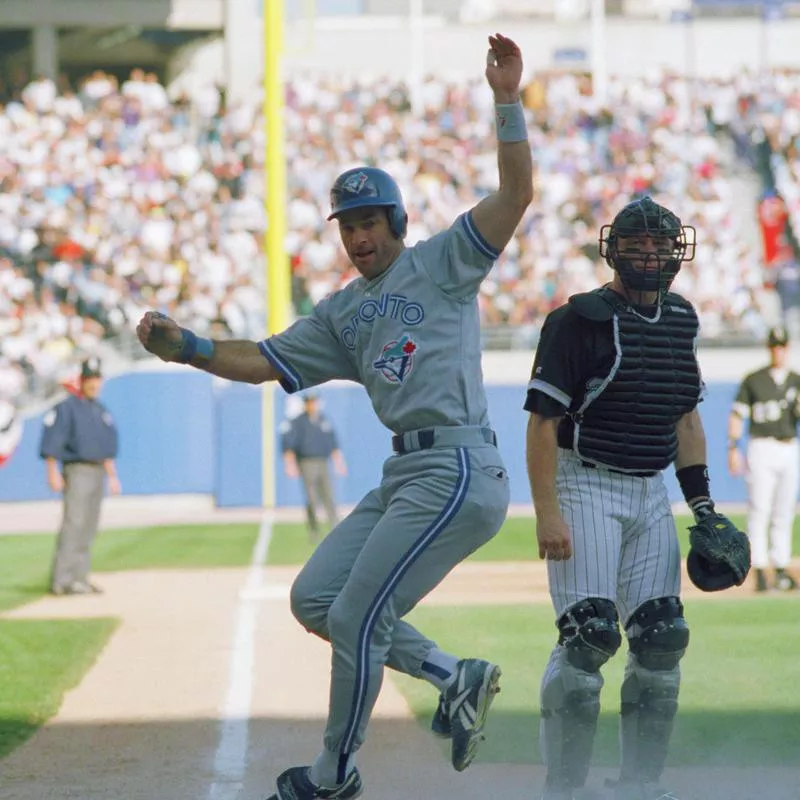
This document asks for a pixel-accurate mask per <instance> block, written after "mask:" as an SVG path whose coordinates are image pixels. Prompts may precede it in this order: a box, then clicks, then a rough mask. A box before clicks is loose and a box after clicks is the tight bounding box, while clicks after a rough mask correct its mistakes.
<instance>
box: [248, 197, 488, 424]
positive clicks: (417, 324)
mask: <svg viewBox="0 0 800 800" xmlns="http://www.w3.org/2000/svg"><path fill="white" fill-rule="evenodd" d="M498 255H499V251H498V250H496V249H495V248H493V247H492V246H491V245H489V243H488V242H486V240H485V239H484V238H483V237H482V236H481V235H480V233H479V232H478V230H477V228H476V227H475V225H474V223H473V221H472V215H471V212H468V213H466V214H463V215H462V216H460V217H458V219H457V220H456V221H455V222H454V223H453V225H452V226H451V227H450V228H449V229H448V230H446V231H443V232H442V233H440V234H438V235H436V236H433V237H432V238H430V239H427V240H426V241H423V242H419V243H418V244H416V245H414V246H413V247H410V248H407V249H406V250H404V251H403V253H402V254H401V255H400V256H399V257H398V258H397V260H396V261H395V262H394V263H393V264H392V265H391V266H390V267H389V269H387V270H386V271H385V272H384V273H383V274H381V275H380V276H378V277H377V278H375V279H374V280H371V281H368V280H366V279H365V278H358V279H356V280H354V281H353V282H352V283H350V284H348V285H347V286H346V287H345V288H344V289H342V290H341V291H338V292H335V293H334V294H332V295H330V296H329V297H327V298H326V299H325V300H323V301H322V302H320V303H319V304H318V305H317V307H316V308H315V309H314V312H313V313H312V314H311V315H310V316H309V317H306V318H304V319H300V320H298V321H297V322H295V323H294V324H293V325H292V326H291V327H290V328H288V329H287V330H286V331H284V332H283V333H280V334H277V335H275V336H272V337H270V338H269V339H266V340H265V341H263V342H261V343H260V344H259V347H260V348H261V352H262V353H263V354H264V356H266V358H268V359H269V361H270V362H271V363H272V364H273V365H274V366H275V368H276V369H277V370H278V371H279V372H280V373H281V375H282V379H281V385H282V386H283V387H284V389H286V391H288V392H297V391H300V390H302V389H307V388H309V387H311V386H315V385H317V384H320V383H324V382H325V381H328V380H333V379H346V380H351V381H355V382H357V383H360V384H362V385H363V386H364V387H365V388H366V390H367V393H368V395H369V397H370V399H371V401H372V406H373V408H374V409H375V413H376V414H377V415H378V418H379V419H380V420H381V422H382V423H383V424H384V425H385V426H386V427H387V428H389V430H391V431H393V432H395V433H404V432H406V431H410V430H417V429H419V428H425V427H432V426H446V425H488V414H487V403H486V393H485V391H484V388H483V376H482V372H481V340H480V320H479V314H478V302H477V294H478V289H479V287H480V284H481V281H482V280H483V279H484V278H485V277H486V274H487V273H488V272H489V270H490V269H491V267H492V264H493V263H494V261H495V260H496V259H497V257H498Z"/></svg>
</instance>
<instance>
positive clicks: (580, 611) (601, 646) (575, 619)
mask: <svg viewBox="0 0 800 800" xmlns="http://www.w3.org/2000/svg"><path fill="white" fill-rule="evenodd" d="M557 625H558V630H559V637H558V643H559V644H560V645H562V646H563V647H564V648H565V649H566V652H567V660H568V661H569V663H570V664H572V666H574V667H576V668H577V669H582V670H585V671H586V672H597V670H599V669H600V667H602V666H603V664H605V663H606V661H608V660H609V659H610V658H611V657H612V656H613V655H614V654H615V653H616V652H617V650H619V646H620V645H621V644H622V636H621V635H620V632H619V615H618V614H617V609H616V606H615V605H614V603H612V602H611V601H610V600H606V599H605V598H603V597H590V598H589V599H587V600H582V601H581V602H580V603H577V604H576V605H574V606H572V607H571V608H569V609H567V611H565V612H564V613H563V614H562V615H561V617H560V618H559V620H558V623H557Z"/></svg>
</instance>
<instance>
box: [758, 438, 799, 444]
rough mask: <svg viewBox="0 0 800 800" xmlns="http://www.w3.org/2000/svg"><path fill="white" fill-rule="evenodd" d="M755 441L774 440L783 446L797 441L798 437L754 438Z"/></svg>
mask: <svg viewBox="0 0 800 800" xmlns="http://www.w3.org/2000/svg"><path fill="white" fill-rule="evenodd" d="M753 439H774V440H775V441H776V442H780V443H781V444H789V442H794V441H797V437H796V436H753Z"/></svg>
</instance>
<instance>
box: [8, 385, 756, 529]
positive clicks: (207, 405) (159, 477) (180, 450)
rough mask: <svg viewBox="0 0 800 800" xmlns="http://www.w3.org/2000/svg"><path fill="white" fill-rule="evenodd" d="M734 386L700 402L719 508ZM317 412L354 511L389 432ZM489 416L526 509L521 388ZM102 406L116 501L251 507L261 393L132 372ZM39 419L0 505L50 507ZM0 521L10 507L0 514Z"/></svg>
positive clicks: (363, 410)
mask: <svg viewBox="0 0 800 800" xmlns="http://www.w3.org/2000/svg"><path fill="white" fill-rule="evenodd" d="M735 389H736V385H735V384H733V383H711V384H709V385H708V394H707V396H706V399H705V401H704V402H703V403H702V404H701V407H700V408H701V414H702V417H703V421H704V424H705V427H706V435H707V438H708V448H709V467H710V472H711V483H712V489H713V492H714V496H715V498H716V499H717V500H718V501H726V502H744V501H745V499H746V486H745V483H744V480H743V479H742V478H732V477H731V476H730V475H729V474H728V471H727V465H726V451H725V440H726V425H727V417H728V412H729V410H730V404H731V400H732V398H733V395H734V392H735ZM320 392H321V396H322V404H323V408H324V411H325V413H326V414H327V415H328V416H329V418H330V419H331V420H332V421H333V423H334V425H335V426H336V429H337V431H338V433H339V439H340V444H341V448H342V451H343V453H344V455H345V458H346V460H347V463H348V475H347V476H346V477H344V478H336V490H337V499H338V500H339V502H341V503H343V504H348V505H349V504H354V503H356V502H358V500H359V499H360V498H361V497H362V496H363V495H364V494H365V492H366V491H368V490H369V489H370V488H372V487H373V486H375V485H376V484H377V483H378V481H379V480H380V474H381V467H382V464H383V461H384V459H385V458H386V457H387V456H388V455H389V454H390V434H389V432H388V431H387V430H385V429H384V428H383V426H382V425H381V424H380V423H379V422H378V420H377V418H376V417H375V414H374V412H373V410H372V407H371V405H370V402H369V400H368V398H367V396H366V394H365V393H364V391H363V389H361V388H360V387H358V386H355V385H352V384H337V385H329V386H323V387H322V388H321V390H320ZM487 392H488V397H489V409H490V415H491V419H492V422H493V425H494V427H495V430H496V431H497V435H498V440H499V446H500V450H501V452H502V454H503V457H504V459H505V461H506V465H507V466H508V469H509V473H510V477H511V500H512V503H523V504H524V503H529V502H530V493H529V490H528V483H527V477H526V473H525V452H524V451H525V426H526V423H527V413H526V412H525V411H524V410H523V409H522V402H523V399H524V393H525V389H524V386H522V385H520V386H489V387H488V388H487ZM103 400H104V402H105V403H106V405H107V406H108V407H109V409H110V410H111V412H112V414H113V415H114V417H115V419H116V421H117V425H118V428H119V432H120V455H119V459H118V470H119V476H120V479H121V481H122V485H123V491H124V493H125V494H139V495H158V494H165V495H168V494H212V495H214V496H215V497H216V501H217V504H218V505H219V506H227V507H236V506H240V507H241V506H260V505H261V492H262V489H261V487H262V471H261V448H262V439H263V437H262V431H261V389H260V388H259V387H253V386H248V385H242V384H231V383H228V382H224V381H215V380H214V379H212V378H211V377H210V376H208V375H206V374H204V373H200V372H194V371H190V370H186V371H183V370H177V371H169V372H167V371H165V372H139V373H131V374H127V375H121V376H118V377H115V378H112V379H109V380H108V381H107V383H106V385H105V387H104V389H103ZM286 405H287V397H286V395H285V394H284V393H283V391H282V390H280V389H276V390H275V425H276V426H277V425H278V424H279V423H280V421H281V420H282V419H283V418H284V415H285V413H286ZM41 429H42V417H41V416H39V417H36V418H32V419H28V420H26V422H25V428H24V433H23V438H22V441H21V442H20V445H19V447H18V448H17V451H16V453H15V454H14V455H13V457H12V458H11V460H10V461H9V462H8V463H7V465H6V466H5V467H2V468H0V501H29V500H44V499H52V498H54V497H55V495H54V494H53V493H52V492H50V490H49V489H48V488H47V484H46V480H45V470H44V464H43V463H42V461H41V460H40V459H39V456H38V448H39V438H40V436H41ZM275 473H276V498H277V504H278V505H279V506H298V505H302V503H303V499H302V493H301V487H300V484H299V482H298V481H296V480H290V479H288V478H286V476H285V475H284V474H283V469H282V463H281V457H280V453H279V452H278V448H277V447H276V448H275ZM666 479H667V484H668V487H669V490H670V496H671V498H672V499H673V500H674V501H679V500H680V499H681V498H680V491H679V489H678V486H677V482H676V481H675V477H674V473H673V470H671V469H670V470H667V472H666ZM0 513H9V509H8V508H6V510H5V511H0Z"/></svg>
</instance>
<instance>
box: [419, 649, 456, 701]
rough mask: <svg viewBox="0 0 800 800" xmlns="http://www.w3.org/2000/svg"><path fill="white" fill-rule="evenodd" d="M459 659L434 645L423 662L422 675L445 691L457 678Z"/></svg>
mask: <svg viewBox="0 0 800 800" xmlns="http://www.w3.org/2000/svg"><path fill="white" fill-rule="evenodd" d="M458 662H459V659H458V657H457V656H452V655H450V653H445V652H444V651H443V650H439V648H438V647H434V648H433V649H432V650H431V651H430V652H429V653H428V657H427V658H426V659H425V661H423V662H422V677H423V678H425V680H426V681H428V682H429V683H432V684H433V685H434V686H435V687H436V688H437V689H438V690H439V691H440V692H444V691H445V690H446V689H447V687H448V686H450V684H451V683H452V682H453V681H454V680H455V679H456V670H457V669H458Z"/></svg>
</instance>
